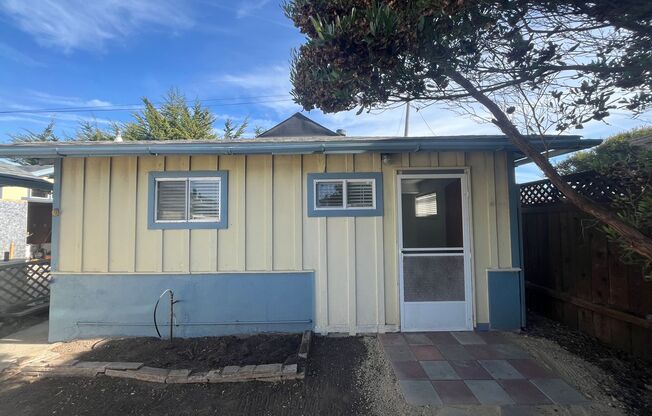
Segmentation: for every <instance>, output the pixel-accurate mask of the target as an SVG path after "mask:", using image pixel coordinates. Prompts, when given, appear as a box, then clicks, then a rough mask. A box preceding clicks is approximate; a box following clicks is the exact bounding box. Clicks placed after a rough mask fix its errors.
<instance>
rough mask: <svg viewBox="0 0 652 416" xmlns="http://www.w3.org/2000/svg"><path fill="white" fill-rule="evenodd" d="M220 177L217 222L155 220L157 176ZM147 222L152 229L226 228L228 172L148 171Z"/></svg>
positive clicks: (227, 222) (227, 220)
mask: <svg viewBox="0 0 652 416" xmlns="http://www.w3.org/2000/svg"><path fill="white" fill-rule="evenodd" d="M196 177H204V178H220V179H221V181H220V184H221V189H220V221H219V222H172V223H170V222H156V221H155V220H154V219H155V218H156V215H155V214H156V213H155V212H154V210H155V209H156V208H155V206H156V204H155V201H154V199H155V197H156V179H158V178H196ZM147 204H148V206H147V223H148V228H149V229H153V230H166V229H177V230H178V229H182V230H189V229H190V230H195V229H216V228H227V227H228V224H229V219H228V211H229V210H228V206H229V172H228V171H225V170H192V171H165V172H150V173H149V189H148V197H147Z"/></svg>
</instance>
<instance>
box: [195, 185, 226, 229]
mask: <svg viewBox="0 0 652 416" xmlns="http://www.w3.org/2000/svg"><path fill="white" fill-rule="evenodd" d="M220 185H221V184H220V179H191V180H190V192H189V193H190V219H193V220H218V221H219V219H220V202H221V198H220Z"/></svg>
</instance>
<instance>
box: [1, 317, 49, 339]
mask: <svg viewBox="0 0 652 416" xmlns="http://www.w3.org/2000/svg"><path fill="white" fill-rule="evenodd" d="M47 319H48V312H47V311H45V312H42V313H40V314H37V315H31V316H25V317H23V318H16V319H13V318H12V319H4V320H0V338H4V337H6V336H9V335H11V334H13V333H14V332H18V331H20V330H23V329H26V328H29V327H30V326H34V325H37V324H40V323H41V322H43V321H46V320H47Z"/></svg>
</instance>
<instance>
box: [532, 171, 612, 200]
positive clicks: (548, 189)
mask: <svg viewBox="0 0 652 416" xmlns="http://www.w3.org/2000/svg"><path fill="white" fill-rule="evenodd" d="M564 179H565V180H566V181H567V182H568V184H569V185H571V187H572V188H573V189H575V190H576V191H577V192H578V193H580V194H581V195H584V196H585V197H587V198H589V199H591V200H593V201H595V202H609V201H612V200H613V199H614V198H617V197H618V196H622V195H623V192H624V189H625V186H624V184H622V183H618V182H617V181H613V180H611V179H609V178H606V177H604V176H602V175H600V174H598V173H596V172H580V173H574V174H571V175H566V176H565V177H564ZM565 201H566V197H565V196H564V195H563V194H562V193H561V192H560V191H559V190H558V189H557V187H555V185H553V184H552V183H551V182H550V181H549V180H548V179H545V180H542V181H537V182H530V183H526V184H523V185H521V206H524V207H541V206H547V205H555V204H559V203H562V202H565Z"/></svg>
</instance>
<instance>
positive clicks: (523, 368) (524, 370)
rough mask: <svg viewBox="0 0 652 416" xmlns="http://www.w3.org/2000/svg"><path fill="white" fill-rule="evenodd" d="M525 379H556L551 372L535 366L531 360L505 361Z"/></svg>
mask: <svg viewBox="0 0 652 416" xmlns="http://www.w3.org/2000/svg"><path fill="white" fill-rule="evenodd" d="M507 362H508V363H510V364H511V365H512V367H514V368H515V369H516V370H518V372H519V373H521V374H523V375H524V376H525V378H556V376H555V374H553V372H552V371H550V370H548V369H547V368H544V367H543V366H540V365H539V364H537V362H536V361H534V360H533V359H530V358H528V359H521V360H507Z"/></svg>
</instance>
